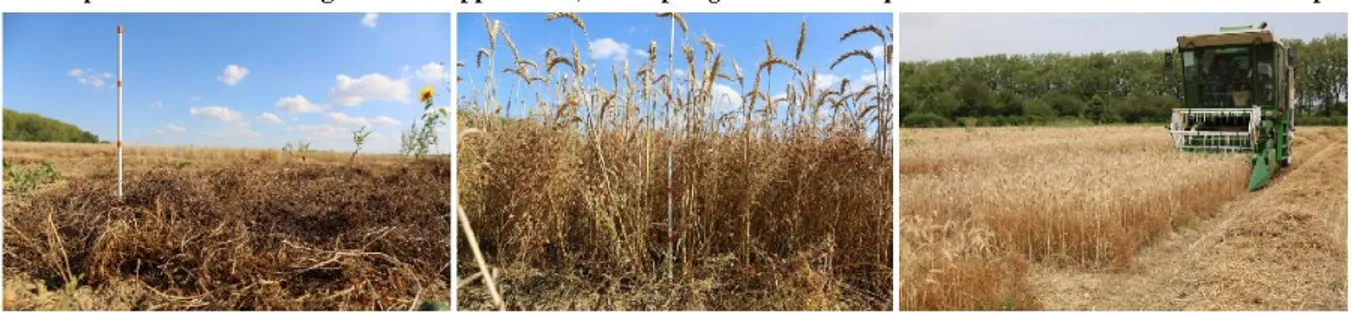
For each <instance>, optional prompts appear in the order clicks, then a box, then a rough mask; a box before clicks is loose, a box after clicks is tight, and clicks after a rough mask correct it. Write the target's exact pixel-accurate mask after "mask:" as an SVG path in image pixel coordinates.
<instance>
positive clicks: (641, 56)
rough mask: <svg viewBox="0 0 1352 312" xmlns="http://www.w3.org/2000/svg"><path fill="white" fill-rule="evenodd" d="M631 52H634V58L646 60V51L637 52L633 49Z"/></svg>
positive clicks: (637, 50)
mask: <svg viewBox="0 0 1352 312" xmlns="http://www.w3.org/2000/svg"><path fill="white" fill-rule="evenodd" d="M633 52H634V56H637V57H638V58H641V59H646V58H648V51H643V50H639V49H634V50H633Z"/></svg>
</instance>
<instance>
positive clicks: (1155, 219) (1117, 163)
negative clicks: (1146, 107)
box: [899, 126, 1249, 310]
mask: <svg viewBox="0 0 1352 312" xmlns="http://www.w3.org/2000/svg"><path fill="white" fill-rule="evenodd" d="M899 152H900V155H901V156H900V163H901V166H900V174H901V175H900V177H901V180H900V187H901V188H900V192H901V193H900V196H901V198H900V200H901V203H902V205H901V207H900V214H901V220H900V222H901V223H900V225H899V228H900V232H901V233H900V235H901V246H900V248H901V254H900V258H901V268H900V270H901V272H900V274H901V284H900V286H901V306H902V308H903V309H905V310H932V309H940V310H942V309H948V310H952V309H958V310H965V309H1038V308H1041V306H1040V304H1039V302H1038V300H1037V298H1036V296H1035V295H1034V294H1033V293H1032V292H1030V290H1029V289H1028V285H1027V282H1026V281H1025V273H1026V270H1027V269H1028V266H1029V264H1030V263H1034V262H1036V263H1044V264H1049V265H1056V266H1066V267H1075V268H1082V269H1089V270H1108V271H1111V270H1118V269H1124V268H1127V267H1129V266H1130V264H1131V261H1132V256H1133V254H1134V253H1135V252H1136V251H1137V249H1138V248H1140V247H1142V246H1144V245H1146V244H1149V243H1150V242H1151V240H1152V239H1155V238H1156V237H1158V236H1159V235H1160V234H1161V233H1163V232H1167V231H1171V230H1172V229H1173V228H1174V227H1176V226H1179V225H1180V224H1183V223H1186V222H1193V221H1195V220H1197V219H1199V218H1204V217H1206V216H1209V215H1212V214H1214V213H1215V212H1216V211H1217V209H1218V208H1220V207H1221V206H1223V205H1224V204H1225V202H1227V201H1229V200H1230V199H1231V198H1233V197H1235V196H1236V195H1238V194H1241V193H1243V192H1244V183H1246V182H1247V181H1248V180H1247V179H1248V169H1249V168H1248V164H1247V162H1246V161H1245V158H1243V157H1244V156H1245V155H1242V154H1238V155H1199V154H1184V153H1179V152H1177V151H1175V150H1174V149H1173V147H1172V142H1171V141H1169V137H1168V135H1167V134H1166V133H1164V131H1163V130H1162V129H1160V128H1159V127H1158V126H1111V127H1080V128H981V129H934V130H913V129H906V130H903V131H902V144H901V148H900V151H899Z"/></svg>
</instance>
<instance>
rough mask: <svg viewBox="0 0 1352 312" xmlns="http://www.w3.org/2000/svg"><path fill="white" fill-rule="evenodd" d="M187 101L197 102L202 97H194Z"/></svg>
mask: <svg viewBox="0 0 1352 312" xmlns="http://www.w3.org/2000/svg"><path fill="white" fill-rule="evenodd" d="M188 100H189V101H193V102H197V101H201V100H202V97H201V96H196V95H194V96H193V97H190V98H188Z"/></svg>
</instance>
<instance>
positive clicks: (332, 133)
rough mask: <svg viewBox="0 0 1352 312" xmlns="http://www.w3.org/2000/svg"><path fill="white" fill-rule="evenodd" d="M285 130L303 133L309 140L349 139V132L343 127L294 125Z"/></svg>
mask: <svg viewBox="0 0 1352 312" xmlns="http://www.w3.org/2000/svg"><path fill="white" fill-rule="evenodd" d="M286 130H289V131H293V132H301V133H305V134H306V136H308V137H309V139H310V140H312V141H313V140H316V139H331V140H332V139H340V140H341V139H350V138H351V137H350V136H349V135H351V132H349V130H348V129H346V128H343V127H338V126H334V125H314V126H309V125H296V126H293V127H287V128H286Z"/></svg>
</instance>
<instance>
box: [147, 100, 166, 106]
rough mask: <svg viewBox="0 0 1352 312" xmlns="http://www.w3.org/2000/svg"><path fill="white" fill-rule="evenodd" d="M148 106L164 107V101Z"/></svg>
mask: <svg viewBox="0 0 1352 312" xmlns="http://www.w3.org/2000/svg"><path fill="white" fill-rule="evenodd" d="M150 106H153V107H164V101H155V103H154V104H150Z"/></svg>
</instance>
